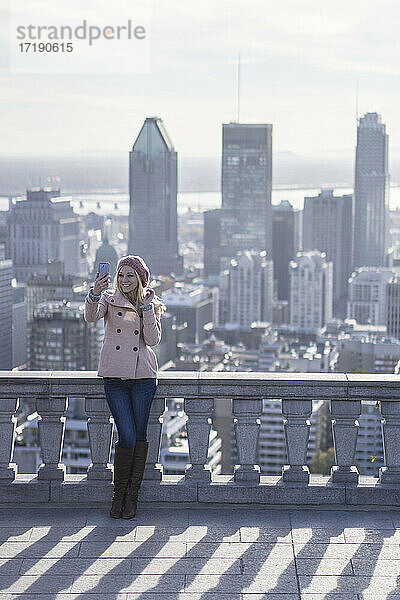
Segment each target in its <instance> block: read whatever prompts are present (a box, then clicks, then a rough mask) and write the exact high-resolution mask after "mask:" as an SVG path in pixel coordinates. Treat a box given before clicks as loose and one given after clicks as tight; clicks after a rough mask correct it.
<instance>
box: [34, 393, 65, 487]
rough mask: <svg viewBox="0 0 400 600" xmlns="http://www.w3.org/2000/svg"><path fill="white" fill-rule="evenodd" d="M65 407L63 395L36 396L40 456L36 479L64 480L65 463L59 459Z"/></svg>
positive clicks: (62, 439)
mask: <svg viewBox="0 0 400 600" xmlns="http://www.w3.org/2000/svg"><path fill="white" fill-rule="evenodd" d="M67 408H68V399H67V398H66V397H65V396H55V395H53V394H50V395H48V396H42V397H38V398H36V410H37V412H38V413H39V415H40V417H39V420H38V429H39V443H40V448H41V457H42V464H41V465H40V466H39V470H38V479H46V480H49V479H51V480H61V481H63V480H64V477H65V465H64V464H62V463H60V461H61V455H62V447H63V442H64V430H65V421H66V417H65V412H66V410H67Z"/></svg>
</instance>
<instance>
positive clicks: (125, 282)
mask: <svg viewBox="0 0 400 600" xmlns="http://www.w3.org/2000/svg"><path fill="white" fill-rule="evenodd" d="M118 283H119V285H120V286H121V289H122V290H123V291H124V292H133V291H134V290H135V289H136V288H137V286H138V279H137V276H136V271H135V270H134V269H132V267H129V266H128V265H124V266H123V267H121V268H120V270H119V271H118Z"/></svg>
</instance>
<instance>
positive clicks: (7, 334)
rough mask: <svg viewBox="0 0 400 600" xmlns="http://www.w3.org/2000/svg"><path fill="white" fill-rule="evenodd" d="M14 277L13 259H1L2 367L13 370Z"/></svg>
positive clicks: (0, 333)
mask: <svg viewBox="0 0 400 600" xmlns="http://www.w3.org/2000/svg"><path fill="white" fill-rule="evenodd" d="M13 277H14V273H13V264H12V261H11V260H0V335H1V344H0V369H5V370H11V369H12V368H13V366H14V365H13V364H12V358H13V355H12V324H13V320H12V315H13V296H14V294H13V289H12V285H11V282H12V279H13Z"/></svg>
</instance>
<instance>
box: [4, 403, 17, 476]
mask: <svg viewBox="0 0 400 600" xmlns="http://www.w3.org/2000/svg"><path fill="white" fill-rule="evenodd" d="M18 407H19V398H0V480H2V481H4V480H6V481H10V482H11V481H13V480H14V479H15V476H16V474H17V471H18V466H17V465H16V464H15V463H12V462H11V460H12V457H13V452H14V439H15V425H16V423H17V417H16V416H15V413H16V411H17V410H18Z"/></svg>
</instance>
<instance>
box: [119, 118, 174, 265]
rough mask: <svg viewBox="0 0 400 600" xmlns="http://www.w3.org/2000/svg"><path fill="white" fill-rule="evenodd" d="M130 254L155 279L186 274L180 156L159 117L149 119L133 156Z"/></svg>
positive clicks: (130, 163)
mask: <svg viewBox="0 0 400 600" xmlns="http://www.w3.org/2000/svg"><path fill="white" fill-rule="evenodd" d="M128 253H129V254H139V255H140V256H142V257H143V258H144V260H145V261H146V263H147V264H148V265H149V268H150V271H151V275H152V276H153V275H169V274H170V273H171V272H173V273H175V274H181V273H182V270H183V256H180V255H179V254H178V231H177V153H176V152H175V150H174V147H173V144H172V142H171V139H170V137H169V135H168V133H167V131H166V129H165V126H164V124H163V121H162V119H160V118H159V117H148V118H146V120H145V122H144V124H143V126H142V128H141V130H140V132H139V135H138V137H137V138H136V141H135V143H134V144H133V148H132V151H131V152H130V153H129V242H128Z"/></svg>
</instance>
